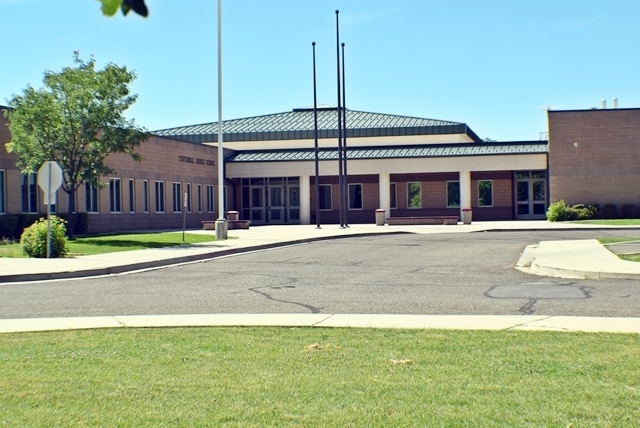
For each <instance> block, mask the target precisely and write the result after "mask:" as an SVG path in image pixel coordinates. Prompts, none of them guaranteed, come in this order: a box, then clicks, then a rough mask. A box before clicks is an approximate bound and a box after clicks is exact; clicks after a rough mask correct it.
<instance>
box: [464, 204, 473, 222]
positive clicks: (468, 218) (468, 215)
mask: <svg viewBox="0 0 640 428" xmlns="http://www.w3.org/2000/svg"><path fill="white" fill-rule="evenodd" d="M471 214H472V213H471V208H463V209H462V224H471Z"/></svg>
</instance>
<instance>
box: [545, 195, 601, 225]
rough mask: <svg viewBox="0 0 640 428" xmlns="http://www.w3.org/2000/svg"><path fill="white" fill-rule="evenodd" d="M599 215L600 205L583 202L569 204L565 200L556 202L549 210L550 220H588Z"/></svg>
mask: <svg viewBox="0 0 640 428" xmlns="http://www.w3.org/2000/svg"><path fill="white" fill-rule="evenodd" d="M597 215H598V207H596V206H594V205H589V206H584V205H582V204H578V205H573V206H568V205H567V204H566V202H565V201H564V200H560V201H558V202H554V203H553V204H551V205H550V206H549V209H548V210H547V220H548V221H571V220H588V219H591V218H594V217H596V216H597Z"/></svg>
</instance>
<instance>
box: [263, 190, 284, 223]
mask: <svg viewBox="0 0 640 428" xmlns="http://www.w3.org/2000/svg"><path fill="white" fill-rule="evenodd" d="M268 203H269V209H268V213H269V219H268V220H267V222H268V223H269V224H282V223H284V203H283V200H282V187H279V186H278V187H275V186H269V202H268Z"/></svg>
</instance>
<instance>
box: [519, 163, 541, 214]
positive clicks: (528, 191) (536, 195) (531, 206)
mask: <svg viewBox="0 0 640 428" xmlns="http://www.w3.org/2000/svg"><path fill="white" fill-rule="evenodd" d="M515 203H516V219H521V220H526V219H531V220H533V219H544V218H546V214H547V173H546V172H545V171H517V172H516V173H515Z"/></svg>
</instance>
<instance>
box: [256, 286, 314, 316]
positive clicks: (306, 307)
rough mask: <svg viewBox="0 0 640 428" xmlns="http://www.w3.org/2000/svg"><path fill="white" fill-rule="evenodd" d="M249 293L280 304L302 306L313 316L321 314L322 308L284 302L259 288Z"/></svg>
mask: <svg viewBox="0 0 640 428" xmlns="http://www.w3.org/2000/svg"><path fill="white" fill-rule="evenodd" d="M249 291H251V292H253V293H256V294H259V295H261V296H263V297H264V298H266V299H267V300H272V301H274V302H280V303H285V304H287V305H295V306H300V307H302V308H305V309H307V310H308V311H310V312H311V313H312V314H319V313H320V310H321V309H322V308H316V307H315V306H311V305H306V304H304V303H299V302H292V301H289V300H282V299H276V298H275V297H273V296H272V295H271V294H269V293H266V292H264V291H260V290H259V289H258V288H250V289H249Z"/></svg>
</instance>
